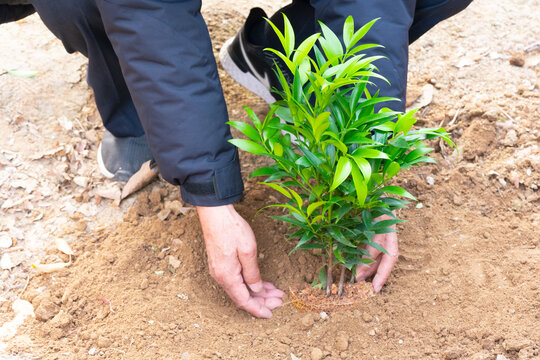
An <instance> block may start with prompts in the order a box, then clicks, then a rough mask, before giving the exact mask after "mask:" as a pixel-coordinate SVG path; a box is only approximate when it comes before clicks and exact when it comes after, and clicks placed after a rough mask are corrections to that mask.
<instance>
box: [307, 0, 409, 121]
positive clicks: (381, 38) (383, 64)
mask: <svg viewBox="0 0 540 360" xmlns="http://www.w3.org/2000/svg"><path fill="white" fill-rule="evenodd" d="M311 4H312V6H313V7H314V8H315V17H316V19H317V20H320V21H321V22H323V23H324V24H326V25H327V26H328V27H329V28H330V29H332V31H334V32H336V34H339V36H340V37H342V36H343V23H344V21H345V19H346V18H347V16H349V15H352V16H353V18H354V22H355V27H357V28H358V27H359V26H362V25H364V24H366V23H367V22H369V21H371V20H373V19H375V18H380V20H379V21H377V23H375V25H373V27H372V28H371V30H370V31H369V32H368V33H367V35H366V36H365V37H364V38H363V39H362V42H363V43H373V44H379V45H383V46H384V48H374V49H370V50H367V51H366V53H367V54H368V55H369V56H372V55H383V56H386V57H387V59H381V60H378V61H377V62H376V63H375V64H374V65H375V66H377V68H378V69H379V73H380V74H382V75H383V76H385V77H386V78H387V79H388V81H389V82H390V84H391V85H389V84H388V83H386V82H385V81H383V80H380V79H371V81H373V82H374V83H375V84H376V86H377V88H379V89H380V95H382V96H390V97H396V98H398V99H400V100H401V102H400V103H396V102H391V103H388V104H385V106H388V107H391V108H393V109H394V110H397V111H404V110H405V96H406V92H407V67H408V60H409V55H408V48H409V28H410V26H411V24H412V23H413V19H414V12H415V4H416V1H415V0H395V1H381V0H311Z"/></svg>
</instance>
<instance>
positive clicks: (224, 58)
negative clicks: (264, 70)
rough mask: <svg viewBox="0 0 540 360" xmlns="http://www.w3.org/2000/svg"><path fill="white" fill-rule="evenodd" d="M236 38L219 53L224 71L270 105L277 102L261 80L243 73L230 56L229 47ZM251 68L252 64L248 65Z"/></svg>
mask: <svg viewBox="0 0 540 360" xmlns="http://www.w3.org/2000/svg"><path fill="white" fill-rule="evenodd" d="M233 41H234V38H230V39H229V40H227V41H226V42H225V44H223V46H222V47H221V50H220V51H219V60H220V62H221V66H223V69H225V71H226V72H227V74H229V76H230V77H232V78H233V79H234V81H236V82H237V83H239V84H240V85H242V86H243V87H245V88H246V89H248V90H249V91H251V92H252V93H254V94H255V95H257V96H259V97H260V98H261V99H263V100H264V101H266V103H268V104H272V103H274V102H276V99H274V97H273V96H272V93H271V92H270V90H269V89H268V88H267V87H266V86H264V84H263V83H262V82H261V80H260V79H257V78H256V77H255V76H254V75H252V74H251V73H249V72H243V71H242V70H241V69H240V68H239V67H238V66H237V65H236V64H235V62H234V60H233V59H232V58H231V56H230V55H229V47H230V46H231V44H232V42H233ZM248 65H249V66H250V64H248Z"/></svg>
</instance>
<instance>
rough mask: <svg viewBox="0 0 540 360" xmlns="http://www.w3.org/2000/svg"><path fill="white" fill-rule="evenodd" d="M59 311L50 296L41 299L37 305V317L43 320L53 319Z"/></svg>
mask: <svg viewBox="0 0 540 360" xmlns="http://www.w3.org/2000/svg"><path fill="white" fill-rule="evenodd" d="M57 313H58V306H56V304H55V303H54V302H52V301H51V299H50V298H45V299H43V300H41V302H40V303H39V306H38V307H37V309H36V311H35V314H36V319H38V320H41V321H48V320H50V319H52V318H53V317H54V316H55V315H56V314H57Z"/></svg>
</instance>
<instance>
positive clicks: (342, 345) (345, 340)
mask: <svg viewBox="0 0 540 360" xmlns="http://www.w3.org/2000/svg"><path fill="white" fill-rule="evenodd" d="M334 347H335V348H336V350H338V351H345V350H347V349H348V348H349V335H348V334H347V333H346V332H344V331H340V332H339V333H338V335H337V338H336V344H335V345H334Z"/></svg>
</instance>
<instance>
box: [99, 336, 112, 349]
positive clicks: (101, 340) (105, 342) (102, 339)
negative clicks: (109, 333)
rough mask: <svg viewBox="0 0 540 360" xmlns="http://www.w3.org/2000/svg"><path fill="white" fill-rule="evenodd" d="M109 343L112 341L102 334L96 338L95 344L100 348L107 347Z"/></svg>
mask: <svg viewBox="0 0 540 360" xmlns="http://www.w3.org/2000/svg"><path fill="white" fill-rule="evenodd" d="M111 344H112V341H111V340H110V339H108V338H106V337H104V336H100V337H98V339H97V346H99V347H100V348H108V347H109V346H111Z"/></svg>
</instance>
